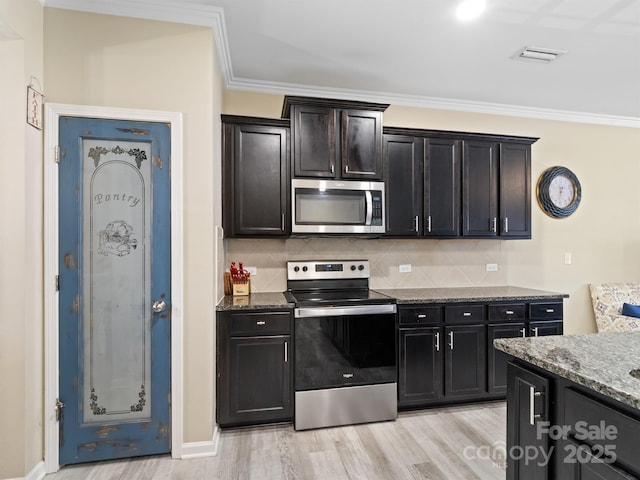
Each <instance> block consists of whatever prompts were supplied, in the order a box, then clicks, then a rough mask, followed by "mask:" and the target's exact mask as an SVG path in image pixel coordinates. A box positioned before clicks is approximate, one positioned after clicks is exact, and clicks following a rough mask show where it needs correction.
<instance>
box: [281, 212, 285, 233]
mask: <svg viewBox="0 0 640 480" xmlns="http://www.w3.org/2000/svg"><path fill="white" fill-rule="evenodd" d="M284 224H285V214H284V213H283V214H282V225H281V227H280V228H281V230H282V231H283V232H284Z"/></svg>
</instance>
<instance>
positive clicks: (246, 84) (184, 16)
mask: <svg viewBox="0 0 640 480" xmlns="http://www.w3.org/2000/svg"><path fill="white" fill-rule="evenodd" d="M41 1H42V2H43V4H44V6H45V7H52V8H62V9H68V10H79V11H84V12H92V13H102V14H106V15H119V16H127V17H135V18H143V19H147V20H161V21H166V22H173V23H185V24H189V25H200V26H205V27H210V28H211V29H212V30H213V35H214V39H215V45H216V52H217V55H218V64H219V65H220V70H221V72H222V76H223V79H224V85H225V88H227V89H230V90H242V91H251V92H258V93H275V94H283V95H300V96H310V97H324V98H336V99H343V100H360V101H365V102H374V103H390V104H393V105H402V106H408V107H421V108H434V109H439V110H455V111H460V112H470V113H482V114H489V115H506V116H510V117H524V118H536V119H541V120H555V121H561V122H577V123H588V124H596V125H609V126H615V127H628V128H640V118H639V117H623V116H616V115H604V114H596V113H586V112H574V111H566V110H555V109H547V108H536V107H527V106H522V105H506V104H499V103H489V102H476V101H470V100H461V99H451V98H436V97H427V96H418V95H402V94H398V93H388V92H376V91H363V90H352V89H340V88H330V87H319V86H314V85H300V84H294V83H286V82H267V81H261V80H253V79H248V78H240V77H236V76H235V75H234V74H233V66H232V62H231V53H230V49H229V42H228V36H227V28H226V22H225V18H224V10H223V9H222V8H221V7H215V6H212V5H207V4H205V3H203V2H204V1H205V0H181V1H180V4H179V6H178V4H177V2H176V1H175V0H41Z"/></svg>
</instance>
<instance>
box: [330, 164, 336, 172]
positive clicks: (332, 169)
mask: <svg viewBox="0 0 640 480" xmlns="http://www.w3.org/2000/svg"><path fill="white" fill-rule="evenodd" d="M335 170H336V167H335V165H331V173H332V174H334V173H335Z"/></svg>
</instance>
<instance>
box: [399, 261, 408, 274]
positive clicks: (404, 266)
mask: <svg viewBox="0 0 640 480" xmlns="http://www.w3.org/2000/svg"><path fill="white" fill-rule="evenodd" d="M398 271H399V272H400V273H410V272H411V264H410V263H404V264H402V265H400V266H398Z"/></svg>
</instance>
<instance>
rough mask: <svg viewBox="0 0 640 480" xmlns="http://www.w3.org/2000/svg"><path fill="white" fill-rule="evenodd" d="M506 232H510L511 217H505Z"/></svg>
mask: <svg viewBox="0 0 640 480" xmlns="http://www.w3.org/2000/svg"><path fill="white" fill-rule="evenodd" d="M504 233H509V217H504Z"/></svg>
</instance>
